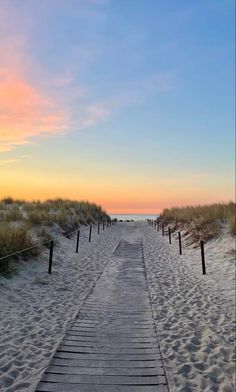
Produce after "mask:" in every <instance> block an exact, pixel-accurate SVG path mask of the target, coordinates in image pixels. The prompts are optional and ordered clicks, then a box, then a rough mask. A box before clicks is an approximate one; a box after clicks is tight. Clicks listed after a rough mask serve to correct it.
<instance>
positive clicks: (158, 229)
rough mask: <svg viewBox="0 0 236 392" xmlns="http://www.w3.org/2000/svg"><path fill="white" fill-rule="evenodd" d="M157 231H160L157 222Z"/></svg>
mask: <svg viewBox="0 0 236 392" xmlns="http://www.w3.org/2000/svg"><path fill="white" fill-rule="evenodd" d="M157 231H160V228H159V222H157Z"/></svg>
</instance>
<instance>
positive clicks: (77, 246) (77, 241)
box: [75, 230, 80, 253]
mask: <svg viewBox="0 0 236 392" xmlns="http://www.w3.org/2000/svg"><path fill="white" fill-rule="evenodd" d="M79 236H80V231H79V230H78V232H77V240H76V250H75V252H76V253H78V249H79Z"/></svg>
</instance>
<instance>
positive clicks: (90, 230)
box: [89, 226, 92, 242]
mask: <svg viewBox="0 0 236 392" xmlns="http://www.w3.org/2000/svg"><path fill="white" fill-rule="evenodd" d="M91 237H92V226H90V229H89V242H91Z"/></svg>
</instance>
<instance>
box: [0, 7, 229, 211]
mask: <svg viewBox="0 0 236 392" xmlns="http://www.w3.org/2000/svg"><path fill="white" fill-rule="evenodd" d="M234 145H235V141H234V0H232V1H231V0H219V1H218V0H198V1H196V0H178V1H177V0H170V1H166V0H70V1H69V0H40V1H37V0H0V197H4V196H7V195H11V196H13V197H17V198H26V199H45V198H51V197H56V196H59V197H66V198H73V199H86V200H89V201H94V202H96V203H99V204H102V206H103V207H104V208H106V209H107V211H108V212H110V213H119V212H120V213H125V212H126V213H127V212H134V213H138V212H140V213H152V212H159V211H161V210H162V209H163V208H164V207H168V206H173V205H184V204H190V203H191V204H198V203H209V202H213V201H214V202H215V201H228V200H230V199H233V198H234Z"/></svg>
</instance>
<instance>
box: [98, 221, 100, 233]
mask: <svg viewBox="0 0 236 392" xmlns="http://www.w3.org/2000/svg"><path fill="white" fill-rule="evenodd" d="M99 232H100V222H98V234H99Z"/></svg>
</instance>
